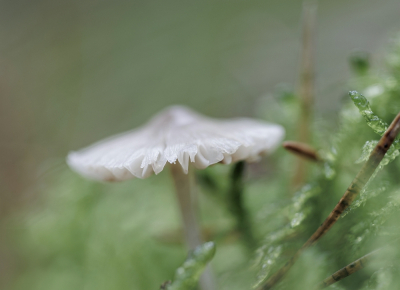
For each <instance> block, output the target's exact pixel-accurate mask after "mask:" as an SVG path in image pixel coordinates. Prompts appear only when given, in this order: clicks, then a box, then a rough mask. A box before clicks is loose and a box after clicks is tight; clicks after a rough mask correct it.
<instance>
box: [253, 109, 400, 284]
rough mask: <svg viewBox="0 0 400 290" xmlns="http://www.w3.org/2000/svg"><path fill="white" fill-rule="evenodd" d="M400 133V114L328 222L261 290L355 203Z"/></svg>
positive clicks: (284, 271) (285, 270)
mask: <svg viewBox="0 0 400 290" xmlns="http://www.w3.org/2000/svg"><path fill="white" fill-rule="evenodd" d="M399 131H400V113H399V114H398V115H397V116H396V118H395V119H394V120H393V122H392V124H390V126H389V128H388V129H387V131H386V132H385V134H384V135H383V136H382V138H381V139H380V140H379V142H378V144H377V145H376V147H375V148H374V150H373V151H372V153H371V155H370V156H369V159H368V160H367V162H366V163H365V164H364V166H363V167H362V168H361V170H360V172H358V174H357V176H356V177H355V178H354V180H353V181H352V182H351V184H350V186H349V187H348V188H347V190H346V192H345V193H344V195H343V196H342V198H341V199H340V201H339V203H338V204H337V205H336V206H335V208H334V209H333V210H332V212H331V213H330V214H329V216H328V217H327V218H326V220H325V221H324V222H323V223H322V224H321V226H320V227H319V228H318V229H317V230H316V232H315V233H314V234H313V235H312V236H311V237H310V238H309V239H308V241H307V242H306V243H305V244H304V245H303V246H302V247H301V248H300V249H299V250H298V251H297V252H296V254H295V255H294V256H293V257H292V258H291V259H290V260H289V261H288V262H286V264H285V265H284V266H283V267H282V268H281V269H280V270H278V271H277V272H276V273H275V274H274V275H272V276H271V277H270V278H269V279H268V280H267V282H266V283H265V284H264V285H263V286H262V288H261V289H263V290H267V289H271V288H272V287H273V286H274V285H275V284H276V283H277V282H279V281H280V280H281V279H282V277H283V276H284V275H285V274H286V272H287V271H289V269H290V268H291V267H292V266H293V264H294V263H295V262H296V260H297V259H298V258H299V256H300V254H301V253H302V252H303V251H304V250H305V249H307V248H308V247H310V246H312V245H313V244H315V243H316V242H317V241H318V240H319V239H320V238H321V237H322V236H324V235H325V234H326V233H327V232H328V231H329V229H330V228H331V227H332V226H333V225H334V224H335V223H336V221H337V220H338V219H339V217H340V215H341V214H342V213H343V212H344V210H345V209H346V208H347V207H348V206H349V205H350V204H351V203H352V202H353V201H354V199H355V198H356V196H357V195H358V194H359V193H360V191H361V190H362V189H363V187H364V186H365V184H366V183H367V182H368V180H369V179H370V178H371V176H372V174H373V173H374V171H375V170H376V168H377V167H378V165H379V163H380V162H381V161H382V159H383V157H384V156H385V154H386V152H387V151H388V150H389V148H390V146H391V145H392V143H393V141H394V139H395V138H396V136H397V134H398V133H399Z"/></svg>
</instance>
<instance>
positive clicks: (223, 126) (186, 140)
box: [67, 106, 284, 289]
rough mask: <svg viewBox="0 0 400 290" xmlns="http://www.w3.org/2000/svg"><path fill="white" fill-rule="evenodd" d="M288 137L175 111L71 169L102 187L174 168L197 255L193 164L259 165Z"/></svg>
mask: <svg viewBox="0 0 400 290" xmlns="http://www.w3.org/2000/svg"><path fill="white" fill-rule="evenodd" d="M283 136H284V129H283V128H282V127H281V126H280V125H276V124H270V123H266V122H262V121H256V120H252V119H247V118H238V119H231V120H218V119H212V118H209V117H205V116H202V115H200V114H198V113H196V112H194V111H192V110H190V109H188V108H186V107H183V106H172V107H169V108H166V109H164V110H163V111H162V112H160V113H159V114H157V115H156V116H155V117H153V118H152V119H151V120H150V121H149V122H148V123H147V124H145V125H144V126H142V127H140V128H138V129H136V130H133V131H129V132H126V133H122V134H119V135H116V136H113V137H110V138H108V139H105V140H103V141H100V142H98V143H95V144H94V145H91V146H89V147H87V148H85V149H82V150H80V151H77V152H71V153H69V155H68V157H67V163H68V165H69V166H70V167H71V168H72V169H73V170H75V171H76V172H78V173H80V174H81V175H83V176H85V177H88V178H91V179H96V180H101V181H123V180H127V179H131V178H135V177H137V178H146V177H148V176H150V175H151V174H152V173H155V174H158V173H160V172H161V171H162V170H163V169H164V167H165V165H166V164H167V163H169V164H170V170H171V173H172V177H173V180H174V184H175V188H176V193H177V198H178V201H179V206H180V210H181V214H182V219H183V224H184V231H185V240H186V243H187V245H188V247H189V248H190V249H194V248H195V247H196V246H198V245H200V244H201V242H202V239H201V234H200V227H199V225H198V222H197V219H196V215H195V213H194V209H193V203H194V201H195V199H194V196H193V190H192V189H193V186H191V182H190V174H188V173H189V163H192V164H193V165H194V167H196V168H198V169H203V168H206V167H208V166H210V165H212V164H215V163H219V162H221V163H224V164H229V163H231V162H236V161H239V160H246V161H255V160H258V159H259V158H260V156H261V155H263V154H268V153H270V152H272V151H273V150H274V149H275V148H276V147H277V146H278V145H279V144H280V143H281V141H282V139H283ZM204 289H207V288H204ZM208 289H210V288H208Z"/></svg>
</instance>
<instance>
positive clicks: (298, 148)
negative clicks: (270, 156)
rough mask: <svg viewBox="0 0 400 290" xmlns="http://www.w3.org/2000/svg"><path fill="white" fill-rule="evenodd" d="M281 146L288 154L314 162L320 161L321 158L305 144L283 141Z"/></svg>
mask: <svg viewBox="0 0 400 290" xmlns="http://www.w3.org/2000/svg"><path fill="white" fill-rule="evenodd" d="M282 146H283V148H285V149H286V150H287V151H289V152H290V153H293V154H295V155H297V156H299V157H301V158H304V159H307V160H310V161H314V162H319V161H321V158H320V157H319V156H318V153H317V151H316V150H315V149H314V148H312V147H311V146H309V145H307V144H305V143H302V142H296V141H285V142H283V144H282Z"/></svg>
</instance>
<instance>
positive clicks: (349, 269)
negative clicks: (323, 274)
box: [315, 249, 379, 290]
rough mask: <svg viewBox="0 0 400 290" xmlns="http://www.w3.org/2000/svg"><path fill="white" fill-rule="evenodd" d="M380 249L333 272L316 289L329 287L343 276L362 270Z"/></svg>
mask: <svg viewBox="0 0 400 290" xmlns="http://www.w3.org/2000/svg"><path fill="white" fill-rule="evenodd" d="M378 251H379V249H378V250H375V251H373V252H371V253H369V254H366V255H365V256H363V257H361V258H360V259H357V260H355V261H354V262H352V263H350V264H348V265H347V266H346V267H343V268H342V269H340V270H338V271H336V272H335V273H333V274H332V275H331V276H329V277H328V278H326V279H325V280H324V281H322V282H321V283H319V284H318V285H317V287H315V289H316V290H317V289H318V290H319V289H324V288H326V287H328V286H329V285H332V284H333V283H336V282H337V281H340V280H342V279H343V278H346V277H347V276H349V275H351V274H353V273H355V272H357V271H358V270H361V269H362V268H364V267H365V266H366V265H367V264H368V262H369V261H370V258H371V256H372V255H373V254H375V253H377V252H378Z"/></svg>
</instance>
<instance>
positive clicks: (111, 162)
mask: <svg viewBox="0 0 400 290" xmlns="http://www.w3.org/2000/svg"><path fill="white" fill-rule="evenodd" d="M284 134H285V131H284V129H283V127H282V126H280V125H276V124H270V123H266V122H262V121H256V120H252V119H248V118H238V119H229V120H218V119H212V118H209V117H205V116H202V115H200V114H198V113H196V112H194V111H192V110H190V109H189V108H186V107H183V106H172V107H169V108H166V109H164V110H163V111H161V112H160V113H159V114H157V115H156V116H154V117H153V118H152V119H151V120H150V121H149V122H148V123H147V124H145V125H144V126H142V127H139V128H138V129H135V130H133V131H129V132H125V133H122V134H119V135H116V136H112V137H110V138H107V139H105V140H102V141H100V142H97V143H95V144H93V145H91V146H89V147H87V148H84V149H82V150H80V151H77V152H70V153H69V154H68V157H67V163H68V165H69V166H70V167H71V168H72V169H73V170H75V171H76V172H78V173H80V174H82V175H83V176H85V177H88V178H91V179H96V180H102V181H122V180H127V179H131V178H134V177H138V178H146V177H148V176H149V175H151V174H152V173H153V172H154V173H155V174H158V173H160V172H161V171H162V170H163V168H164V166H165V164H166V163H167V162H169V163H176V161H178V162H179V164H180V165H181V166H182V168H183V171H184V172H185V173H187V172H188V167H189V162H191V163H193V165H194V166H195V167H196V168H200V169H203V168H206V167H207V166H209V165H211V164H215V163H218V162H222V163H226V164H229V163H231V162H236V161H239V160H247V161H255V160H257V159H258V158H259V156H260V155H263V154H267V153H270V152H272V151H273V150H274V149H275V148H276V147H277V146H278V145H279V144H280V143H281V141H282V139H283V137H284Z"/></svg>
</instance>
